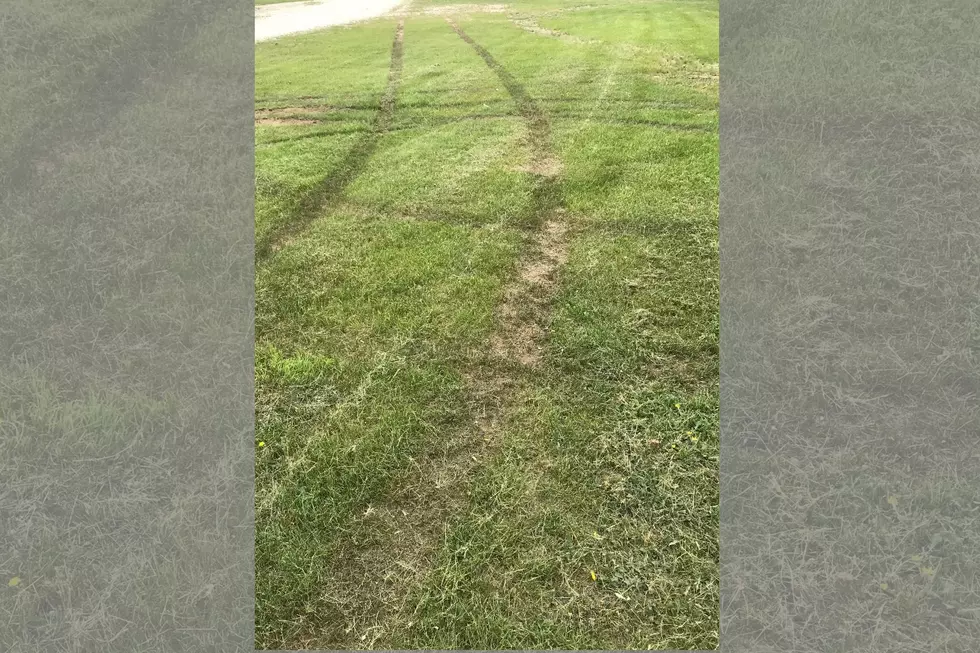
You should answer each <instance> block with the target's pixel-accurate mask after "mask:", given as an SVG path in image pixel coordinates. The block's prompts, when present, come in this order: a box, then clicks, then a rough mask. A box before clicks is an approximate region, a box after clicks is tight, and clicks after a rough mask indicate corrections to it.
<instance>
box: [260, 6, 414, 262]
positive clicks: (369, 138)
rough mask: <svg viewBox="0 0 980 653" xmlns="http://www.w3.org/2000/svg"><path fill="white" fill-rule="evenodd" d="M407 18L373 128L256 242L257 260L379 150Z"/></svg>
mask: <svg viewBox="0 0 980 653" xmlns="http://www.w3.org/2000/svg"><path fill="white" fill-rule="evenodd" d="M404 41H405V19H401V20H399V21H398V27H396V28H395V39H394V42H393V43H392V45H391V62H390V63H389V64H388V84H387V86H386V87H385V90H384V93H383V94H382V96H381V99H380V101H379V103H378V112H377V114H375V119H374V125H373V126H372V129H371V131H370V132H369V133H368V134H367V135H366V136H364V138H362V139H361V140H359V141H358V142H357V143H356V144H355V145H354V147H353V148H352V149H351V151H350V152H349V153H348V154H347V156H346V157H345V158H344V160H343V161H341V162H340V163H339V164H338V165H337V167H336V169H335V171H334V172H333V173H331V174H329V175H327V177H325V178H324V179H323V181H321V182H320V183H319V184H318V185H317V186H316V187H314V188H313V189H311V190H310V191H309V192H308V193H306V194H305V195H304V196H303V198H302V199H301V200H300V202H299V206H298V207H297V209H296V211H295V213H294V214H293V215H292V216H290V219H288V220H287V221H286V222H285V224H283V225H282V226H281V227H280V228H278V229H275V230H273V231H272V232H271V233H270V234H269V236H267V237H266V238H265V239H263V241H262V242H261V243H258V242H257V243H255V257H256V260H259V261H261V260H263V259H266V258H268V257H269V256H270V255H272V254H273V253H275V252H276V251H278V250H279V249H280V248H281V247H282V245H283V244H284V243H285V242H287V241H288V240H291V239H293V238H296V237H297V236H298V235H300V234H301V233H302V232H303V231H305V230H306V229H307V228H308V227H309V226H310V225H311V224H312V223H313V221H314V220H315V219H316V218H317V217H318V216H319V215H321V214H322V213H323V212H324V211H326V210H328V209H329V208H330V207H331V206H333V205H334V204H335V203H336V202H337V200H339V199H340V197H341V195H342V194H343V192H344V190H345V189H346V188H347V187H348V186H349V185H350V184H351V183H353V181H354V180H355V179H357V178H358V177H359V176H360V175H361V173H363V172H364V169H365V168H366V167H367V164H368V162H369V161H370V160H371V157H372V156H373V155H374V152H375V151H376V150H377V149H378V144H379V143H380V141H381V137H382V136H383V135H384V134H385V133H386V132H388V131H389V129H390V128H391V121H392V118H393V117H394V114H395V102H396V99H397V97H398V88H399V86H401V78H402V62H403V59H404Z"/></svg>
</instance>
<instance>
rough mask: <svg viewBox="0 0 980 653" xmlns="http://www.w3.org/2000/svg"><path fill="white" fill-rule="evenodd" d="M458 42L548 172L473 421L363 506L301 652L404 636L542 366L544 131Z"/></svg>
mask: <svg viewBox="0 0 980 653" xmlns="http://www.w3.org/2000/svg"><path fill="white" fill-rule="evenodd" d="M450 24H452V25H453V28H454V29H455V30H456V32H457V34H459V35H460V37H461V38H463V40H465V41H466V42H467V43H469V44H470V45H471V46H472V47H473V48H474V49H475V50H476V51H477V53H479V54H480V56H481V57H483V59H484V61H486V62H487V65H488V66H489V67H490V68H491V69H492V70H493V71H494V72H496V73H497V74H498V76H499V77H500V79H501V81H502V82H503V83H504V85H505V86H506V87H507V89H508V91H510V93H511V95H512V97H513V98H514V100H515V102H516V103H517V106H518V109H519V110H520V112H521V115H522V116H523V117H524V118H525V121H526V122H527V124H528V128H529V132H530V133H529V136H530V138H529V140H530V144H531V146H532V148H533V150H532V153H533V159H534V161H535V163H534V164H533V165H536V166H542V165H550V166H552V167H551V169H550V170H549V171H548V173H547V174H540V173H535V172H530V171H529V172H530V174H533V175H534V176H535V177H537V180H538V184H537V191H536V192H535V196H534V212H535V214H536V217H537V220H536V222H535V224H534V225H533V229H532V230H531V233H529V234H528V243H529V244H528V248H527V251H526V253H525V255H524V257H523V258H522V261H521V263H520V265H519V267H518V270H517V272H516V275H515V277H514V279H513V280H512V281H511V283H509V284H508V285H507V287H506V288H505V290H504V297H503V301H502V302H501V304H500V306H499V307H498V309H497V328H496V330H495V332H494V334H493V336H492V337H491V341H490V343H488V350H487V351H486V352H485V353H484V354H483V355H482V356H481V357H480V358H479V359H478V360H476V361H474V362H473V363H472V365H471V369H469V370H468V371H467V372H465V373H464V380H465V388H466V393H467V395H468V399H467V403H468V405H469V411H468V412H469V414H470V415H471V416H472V422H471V423H470V424H469V425H467V426H465V427H463V428H462V429H461V430H460V431H459V432H457V433H455V434H453V437H450V438H448V439H446V440H445V441H444V444H443V447H442V448H441V449H440V450H437V451H432V452H430V453H429V454H428V455H426V456H425V457H424V458H422V459H421V460H418V461H415V469H414V470H413V473H412V474H411V475H407V476H406V478H412V479H414V480H413V481H411V482H408V483H405V484H403V485H401V486H400V487H399V488H398V489H397V490H395V491H394V492H393V493H392V495H391V496H390V497H389V498H388V499H387V500H386V501H385V502H384V504H383V505H381V506H378V507H374V506H368V507H367V508H366V509H365V511H364V513H363V514H362V516H361V517H360V518H359V519H357V520H355V521H354V523H352V524H351V528H350V532H351V534H352V535H351V537H350V538H347V539H346V540H345V546H344V547H343V548H341V549H340V550H338V551H337V552H336V554H335V557H334V559H335V560H336V561H337V563H336V568H335V573H334V574H333V575H332V576H331V577H330V579H329V582H328V583H327V584H328V586H329V588H330V589H329V590H328V593H329V597H328V598H326V599H325V602H326V603H327V604H328V605H329V606H330V607H329V608H328V609H329V611H330V612H332V613H333V614H332V615H331V618H330V620H329V621H330V624H331V626H330V630H329V631H321V632H320V633H319V634H317V635H316V636H313V637H312V639H310V640H307V641H304V645H307V646H314V645H315V647H320V648H323V647H329V648H334V649H337V650H340V649H350V648H374V646H375V644H376V643H377V642H379V641H380V642H382V643H383V644H384V643H390V642H387V641H386V640H388V639H390V636H391V635H392V634H393V633H395V632H397V631H398V630H399V629H402V628H405V627H406V625H407V624H408V622H409V621H410V620H411V618H412V612H413V606H411V605H410V604H409V601H410V598H411V590H412V588H414V587H417V586H418V585H419V584H421V583H422V582H423V581H424V579H425V578H426V576H427V574H428V573H429V571H430V569H431V567H432V564H433V563H434V557H435V555H436V554H437V552H438V550H439V545H440V543H441V542H442V540H443V538H444V537H445V534H446V532H447V531H448V528H449V525H450V523H451V520H452V517H453V516H454V515H458V514H460V513H461V512H462V511H463V510H464V508H465V505H466V502H467V501H468V499H467V494H468V493H467V492H466V485H467V483H468V481H469V480H470V479H471V478H472V476H473V474H474V472H475V471H476V469H477V468H478V467H479V466H480V465H481V464H483V463H484V461H485V460H486V459H487V458H489V457H490V456H491V455H493V453H494V452H495V450H496V445H498V444H499V442H500V437H501V430H502V428H503V426H504V422H505V421H506V417H507V415H508V413H509V410H510V408H511V405H512V403H513V401H514V396H515V387H516V386H517V385H518V383H519V382H520V377H519V375H521V374H523V373H524V372H526V371H529V370H532V369H534V368H535V367H537V366H538V365H539V364H540V363H541V348H542V342H543V340H544V337H545V333H546V331H547V320H548V316H549V312H550V310H549V309H550V301H551V297H552V295H553V292H554V288H555V284H556V272H557V270H558V269H559V268H560V267H561V265H562V264H563V263H564V262H565V258H566V256H567V244H566V240H567V232H568V228H567V225H566V222H565V220H564V210H563V209H562V208H561V207H560V204H561V199H560V193H559V188H558V185H557V179H556V175H557V171H558V170H559V169H560V166H558V165H557V164H555V163H553V162H554V157H553V155H552V154H551V152H550V143H549V124H548V120H547V118H546V116H545V114H544V113H543V112H542V111H541V110H540V109H539V108H538V107H537V105H536V103H535V102H534V100H533V99H532V98H531V97H530V95H528V93H527V92H526V91H525V90H524V88H523V87H522V86H521V85H520V84H519V83H518V82H517V81H516V80H515V79H514V78H513V77H512V76H510V74H509V73H508V72H507V71H506V70H504V69H503V68H502V67H501V66H500V64H499V63H497V62H496V60H495V59H493V57H492V56H491V55H490V54H489V53H488V52H487V51H486V50H484V49H483V48H482V47H481V46H479V45H478V44H476V43H475V42H474V41H472V39H470V38H469V36H467V35H466V34H465V33H464V32H462V30H460V29H459V28H458V26H456V25H455V24H454V23H452V21H450Z"/></svg>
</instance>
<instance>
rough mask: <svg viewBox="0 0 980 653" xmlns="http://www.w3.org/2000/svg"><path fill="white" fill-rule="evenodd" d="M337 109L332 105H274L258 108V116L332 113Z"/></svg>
mask: <svg viewBox="0 0 980 653" xmlns="http://www.w3.org/2000/svg"><path fill="white" fill-rule="evenodd" d="M335 111H337V108H336V107H331V106H324V105H320V106H306V107H272V108H268V109H256V110H255V114H256V116H259V115H263V116H268V115H272V116H283V115H289V116H316V115H319V114H321V113H332V112H335Z"/></svg>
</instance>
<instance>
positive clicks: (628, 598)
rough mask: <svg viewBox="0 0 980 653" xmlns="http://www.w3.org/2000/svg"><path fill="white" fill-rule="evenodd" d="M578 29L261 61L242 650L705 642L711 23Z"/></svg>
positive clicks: (566, 13) (355, 46) (559, 11)
mask: <svg viewBox="0 0 980 653" xmlns="http://www.w3.org/2000/svg"><path fill="white" fill-rule="evenodd" d="M429 5H431V6H432V7H436V6H438V4H437V3H429ZM429 5H423V4H422V3H416V4H415V5H413V6H412V9H415V10H419V9H423V8H425V7H426V6H429ZM572 6H574V4H573V3H571V2H535V3H533V4H530V3H522V5H521V7H520V12H519V13H513V14H511V13H479V12H477V13H468V14H465V13H463V14H460V13H455V14H454V15H453V18H454V19H455V20H456V21H457V23H458V25H459V27H460V28H461V29H462V30H464V31H465V33H466V34H467V35H468V36H469V37H470V38H472V39H473V41H475V42H476V43H477V44H479V46H480V47H482V48H484V49H485V51H486V52H488V53H489V55H490V56H492V58H493V61H494V62H495V65H496V66H499V67H500V68H502V69H503V70H504V71H505V72H504V73H499V72H498V71H496V70H495V69H492V68H491V67H490V66H488V65H487V62H485V61H484V59H483V58H481V56H480V54H479V53H478V52H477V51H476V50H475V49H474V48H473V47H471V46H470V45H469V44H468V43H466V42H465V41H463V40H462V39H461V38H460V37H459V36H457V34H456V33H455V32H454V31H453V29H452V28H451V26H450V25H449V24H447V22H446V21H445V20H444V19H443V18H442V17H440V16H432V15H422V14H421V13H417V14H413V15H409V16H407V17H406V18H405V24H404V43H403V55H404V58H403V61H402V65H401V68H400V85H399V88H398V92H397V101H396V103H395V106H394V110H393V113H391V116H390V123H389V128H388V130H387V131H385V132H383V133H376V132H375V125H376V122H375V115H376V112H377V107H378V106H379V100H380V98H381V97H382V95H383V94H384V93H385V88H386V85H387V84H388V79H389V75H388V68H389V56H390V53H391V49H392V39H393V37H394V34H395V30H396V20H395V19H390V18H386V19H379V20H375V21H371V22H368V23H364V24H360V25H357V26H354V27H350V28H343V29H335V30H328V31H324V32H318V33H312V34H307V35H302V36H297V37H288V38H283V39H279V40H278V41H275V42H270V43H262V44H258V45H257V48H256V75H257V78H256V102H257V109H261V110H264V111H257V114H256V116H257V119H261V120H260V122H262V124H260V125H258V126H257V129H256V165H257V169H256V177H257V196H256V230H257V238H258V239H259V240H263V239H265V240H266V241H268V242H271V243H274V246H273V247H272V248H271V249H270V250H269V252H268V253H266V254H262V255H260V257H259V259H258V261H257V272H256V411H257V413H256V420H257V422H256V424H257V436H256V437H257V449H256V455H257V458H256V506H257V513H256V518H257V535H256V600H257V604H256V636H257V640H256V645H257V646H258V647H259V648H267V649H270V648H271V649H274V648H297V647H298V648H377V649H380V648H405V649H417V648H444V649H459V648H464V649H465V648H477V649H499V648H525V649H546V648H586V649H589V648H591V649H612V648H627V649H637V648H639V649H645V648H674V649H692V648H693V649H698V648H700V649H704V648H714V647H716V646H717V642H718V507H717V506H718V476H717V468H718V344H717V343H718V264H717V258H718V247H717V244H718V240H717V228H718V221H717V219H718V205H717V179H718V139H717V103H718V93H717V78H716V74H717V5H716V4H715V5H712V4H711V3H705V2H660V3H656V4H654V5H648V4H645V3H630V2H608V3H603V4H602V5H601V6H599V7H596V8H593V9H589V10H574V11H573V10H569V7H572ZM517 21H520V24H518V22H517ZM528 21H532V22H533V23H534V24H536V25H538V26H540V27H541V28H542V30H545V29H547V30H553V31H554V33H553V34H549V33H545V32H543V31H540V30H539V31H534V30H529V29H527V26H528V25H529V23H528ZM606 25H611V26H615V27H610V28H608V29H607V28H606V27H603V26H606ZM559 32H560V34H559ZM667 36H669V37H670V38H665V37H667ZM650 53H656V56H650ZM326 70H329V72H330V74H329V75H327V74H324V71H326ZM505 80H506V83H505ZM515 89H516V90H515ZM512 93H522V94H526V95H527V96H529V98H530V99H531V104H526V103H525V104H522V105H521V106H523V107H524V108H523V109H521V110H520V111H519V110H518V104H519V103H520V102H524V101H523V100H520V98H517V99H515V97H514V96H512ZM270 109H278V111H272V112H270V111H268V110H270ZM522 112H523V115H522ZM535 112H539V114H540V115H541V116H543V121H538V120H537V119H536V118H535V119H534V120H533V121H532V123H529V122H528V121H529V120H532V118H533V117H534V116H536V115H539V114H538V113H535ZM273 114H275V115H276V116H279V117H283V118H289V117H293V118H301V119H304V120H308V121H311V122H309V123H307V124H285V125H284V124H269V122H268V120H267V119H268V117H269V116H270V115H273ZM545 123H546V127H541V125H542V124H545ZM529 124H530V125H531V126H530V127H529ZM535 125H537V126H535ZM529 129H538V130H539V133H538V134H537V135H536V136H532V135H530V134H529V132H528V130H529ZM541 130H544V131H541ZM542 134H543V136H542ZM535 148H537V150H542V151H537V150H536V149H535ZM544 159H547V160H548V161H552V162H555V163H553V164H552V167H553V170H551V171H550V172H542V171H541V170H539V169H537V168H535V166H536V165H540V163H541V161H542V160H544ZM555 173H557V174H555ZM552 174H555V176H550V175H552ZM338 178H342V179H344V183H342V184H339V185H338V184H337V183H336V182H331V181H330V180H331V179H333V180H336V179H338ZM325 180H326V181H325ZM321 182H322V183H325V184H328V185H329V184H331V183H334V186H331V187H330V188H331V193H329V194H328V197H326V199H325V200H324V203H323V204H322V205H318V206H320V207H321V208H319V209H316V208H315V209H314V210H313V215H307V213H308V212H309V209H308V207H307V206H306V205H305V204H304V199H303V198H304V197H307V196H308V195H309V194H310V193H315V192H316V188H317V186H318V185H319V184H321ZM543 193H547V195H545V194H543ZM545 197H547V198H550V199H543V198H545ZM549 207H550V208H549ZM555 210H557V211H558V212H557V213H556V212H554V211H555ZM556 216H558V217H556ZM546 219H558V220H561V221H563V223H564V224H565V225H566V226H567V232H564V233H565V235H564V236H563V237H562V239H561V240H562V242H561V243H559V244H557V245H556V244H554V243H552V245H551V246H554V247H557V248H558V249H559V250H561V252H562V253H561V255H560V256H559V259H556V260H559V262H560V265H557V267H556V268H555V269H553V270H552V272H553V273H554V275H555V276H554V281H553V283H548V284H545V285H541V286H535V285H534V284H533V283H531V282H529V283H530V285H529V286H527V287H525V286H521V285H520V284H516V285H515V281H514V279H515V275H519V274H520V270H525V271H526V270H528V269H530V268H529V266H531V267H533V265H534V264H535V263H536V262H537V263H541V261H547V260H549V259H547V257H546V256H545V258H541V259H540V260H538V259H535V256H544V255H543V254H541V253H540V252H539V253H538V254H535V252H536V251H537V250H536V247H538V245H536V243H538V242H539V241H538V239H539V238H540V233H541V232H540V229H541V227H540V225H541V224H542V221H543V220H546ZM297 224H302V227H301V228H295V229H292V230H291V231H289V230H287V231H288V235H286V236H282V235H281V234H283V233H286V232H284V231H282V230H283V229H285V228H286V227H287V225H294V226H295V225H297ZM543 264H544V263H542V265H543ZM529 288H530V290H529ZM535 289H536V290H535ZM532 291H533V292H537V293H538V294H537V295H533V294H526V293H532ZM515 293H516V295H515ZM522 293H525V294H522ZM515 296H516V297H517V298H518V299H517V305H516V311H517V312H516V315H517V316H518V317H516V318H513V319H512V320H511V321H508V320H507V319H504V318H502V317H501V315H502V313H500V311H501V310H503V309H502V308H501V307H502V306H507V305H508V302H511V303H513V302H514V299H513V298H514V297H515ZM515 321H516V322H515ZM532 322H533V323H540V324H542V325H544V327H543V328H544V329H545V330H544V331H543V332H542V333H543V334H544V335H540V336H537V337H532V338H531V340H533V341H534V342H535V343H536V344H537V345H540V346H541V348H542V351H541V354H540V361H539V362H538V363H537V364H530V365H522V364H520V363H519V362H518V361H516V360H511V359H508V358H506V357H504V358H501V357H499V356H497V357H495V356H494V355H493V352H492V351H489V350H488V347H489V346H488V343H491V342H494V341H495V339H500V338H503V339H504V340H508V339H512V340H515V341H516V340H517V339H518V336H519V335H520V334H517V333H512V332H508V331H507V329H508V325H511V326H512V325H513V324H515V323H516V324H525V325H526V324H529V323H532ZM259 442H261V444H262V446H258V443H259ZM593 574H594V575H595V578H594V579H593Z"/></svg>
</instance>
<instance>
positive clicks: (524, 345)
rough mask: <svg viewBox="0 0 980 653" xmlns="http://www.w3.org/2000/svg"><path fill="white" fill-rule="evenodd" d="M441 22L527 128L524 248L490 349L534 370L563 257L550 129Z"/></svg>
mask: <svg viewBox="0 0 980 653" xmlns="http://www.w3.org/2000/svg"><path fill="white" fill-rule="evenodd" d="M447 22H448V23H449V24H450V26H451V27H452V28H453V30H454V31H455V32H456V34H457V35H458V36H459V37H460V38H461V39H463V41H465V42H466V43H467V44H469V46H470V47H472V48H473V49H474V50H475V51H476V53H477V54H478V55H480V58H482V59H483V61H484V62H485V63H486V64H487V67H489V68H490V70H492V71H493V72H494V73H495V74H496V75H497V77H498V78H499V79H500V82H501V83H502V84H503V85H504V87H505V88H506V89H507V92H508V93H509V94H510V96H511V97H512V98H513V99H514V103H515V104H516V105H517V110H518V112H519V113H520V114H521V116H522V117H523V118H524V121H525V122H526V123H527V129H528V141H529V146H530V148H531V156H532V163H531V166H530V168H529V170H528V172H529V173H530V174H532V175H533V176H534V177H536V181H537V183H536V184H535V190H534V195H533V210H532V216H531V224H529V225H527V227H529V233H528V245H527V248H526V253H525V256H524V258H523V260H522V261H521V263H520V267H519V269H518V273H517V275H516V276H515V278H514V279H513V280H512V282H511V283H510V284H508V286H507V287H506V288H505V290H504V299H503V302H502V303H501V305H500V306H499V307H498V310H497V319H498V328H497V330H496V331H495V332H494V334H493V336H492V337H491V341H490V348H491V353H492V354H493V356H494V357H495V358H497V359H498V360H500V361H504V362H516V363H518V364H519V365H522V366H526V367H535V366H537V365H538V364H539V363H540V359H541V349H542V346H543V340H544V336H545V332H546V330H547V320H548V317H549V314H550V310H549V309H550V303H551V296H552V294H553V291H554V285H555V273H556V272H557V270H558V268H559V267H561V265H562V264H563V263H564V262H565V259H566V257H567V231H568V225H567V223H566V221H565V219H564V209H563V208H562V197H561V187H560V185H559V183H558V178H559V174H560V173H561V164H560V163H559V162H558V159H557V158H556V157H555V156H554V154H553V153H552V151H551V124H550V122H549V120H548V117H547V115H546V114H545V113H544V111H542V110H541V108H540V107H539V106H538V104H537V102H535V100H534V98H532V97H531V95H530V94H529V93H528V92H527V89H525V88H524V86H523V85H521V83H520V82H518V81H517V80H516V79H515V78H514V76H513V75H511V74H510V72H508V71H507V69H506V68H504V67H503V66H502V65H501V64H500V62H499V61H497V60H496V59H495V58H494V57H493V55H491V54H490V52H489V51H487V49H486V48H484V47H483V46H482V45H480V44H479V43H477V42H476V41H474V40H473V38H472V37H471V36H470V35H469V34H467V33H466V32H465V31H463V29H462V28H461V27H460V26H459V24H457V23H456V22H455V21H453V20H451V19H447ZM487 382H489V385H491V386H492V385H495V383H494V382H492V381H491V380H487V379H484V380H477V383H478V384H486V383H487Z"/></svg>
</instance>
